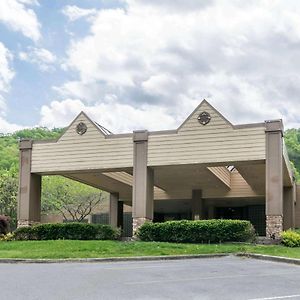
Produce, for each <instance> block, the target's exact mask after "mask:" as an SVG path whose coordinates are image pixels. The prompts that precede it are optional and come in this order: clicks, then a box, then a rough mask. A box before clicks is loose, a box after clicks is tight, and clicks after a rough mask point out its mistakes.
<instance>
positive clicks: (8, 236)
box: [0, 232, 15, 242]
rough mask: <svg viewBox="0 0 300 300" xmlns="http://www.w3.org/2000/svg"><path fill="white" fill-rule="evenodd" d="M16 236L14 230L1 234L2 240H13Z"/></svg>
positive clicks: (0, 239) (0, 238)
mask: <svg viewBox="0 0 300 300" xmlns="http://www.w3.org/2000/svg"><path fill="white" fill-rule="evenodd" d="M14 238H15V236H14V234H13V233H12V232H9V233H7V234H0V241H2V242H10V241H13V240H14Z"/></svg>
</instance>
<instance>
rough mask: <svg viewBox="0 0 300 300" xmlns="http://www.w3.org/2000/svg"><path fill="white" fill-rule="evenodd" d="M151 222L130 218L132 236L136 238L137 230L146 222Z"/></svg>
mask: <svg viewBox="0 0 300 300" xmlns="http://www.w3.org/2000/svg"><path fill="white" fill-rule="evenodd" d="M151 221H152V220H150V219H147V218H132V236H133V237H136V236H137V231H138V229H139V228H140V227H141V226H142V225H143V224H144V223H146V222H151Z"/></svg>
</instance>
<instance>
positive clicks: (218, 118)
mask: <svg viewBox="0 0 300 300" xmlns="http://www.w3.org/2000/svg"><path fill="white" fill-rule="evenodd" d="M202 113H208V114H209V115H208V117H209V118H210V120H209V122H208V123H207V124H206V125H202V124H201V120H202V119H200V120H199V119H198V118H199V116H200V114H202ZM194 126H199V128H201V127H204V128H209V127H211V126H228V127H233V125H232V124H231V123H230V122H229V121H228V120H227V119H226V118H225V117H224V116H223V115H222V114H221V113H220V112H219V111H217V110H216V109H215V108H214V107H213V106H212V105H211V104H210V103H208V102H207V101H206V100H203V101H202V102H201V103H200V104H199V105H198V106H197V107H196V109H195V110H194V111H193V112H192V113H191V114H190V115H189V116H188V118H187V119H186V120H185V121H184V122H183V123H182V124H181V125H180V126H179V128H178V129H177V131H182V130H184V128H188V127H194Z"/></svg>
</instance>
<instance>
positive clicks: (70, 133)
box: [57, 111, 106, 142]
mask: <svg viewBox="0 0 300 300" xmlns="http://www.w3.org/2000/svg"><path fill="white" fill-rule="evenodd" d="M79 123H84V124H85V125H86V127H87V129H86V132H85V133H84V134H79V133H77V126H78V124H79ZM95 131H97V132H99V133H100V134H101V136H102V137H103V138H104V137H105V135H106V134H105V133H104V132H103V131H102V130H101V127H100V126H98V125H97V124H96V123H95V122H94V121H92V120H91V119H90V118H89V117H88V115H87V114H86V113H85V112H83V111H82V112H80V113H79V115H78V116H77V117H76V118H75V119H74V120H73V121H72V122H71V124H70V125H69V126H68V127H67V128H66V129H65V130H64V132H63V134H62V135H61V136H60V137H59V138H58V140H57V142H60V141H63V140H64V139H69V138H70V137H71V138H76V137H84V136H85V137H88V136H90V135H91V134H92V133H93V134H94V133H95Z"/></svg>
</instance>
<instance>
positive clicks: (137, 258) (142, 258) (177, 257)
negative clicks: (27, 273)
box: [0, 253, 231, 264]
mask: <svg viewBox="0 0 300 300" xmlns="http://www.w3.org/2000/svg"><path fill="white" fill-rule="evenodd" d="M229 255H231V254H227V253H216V254H195V255H165V256H133V257H103V258H66V259H22V258H2V259H0V264H16V263H25V264H45V263H46V264H55V263H101V262H118V261H119V262H122V261H155V260H180V259H193V258H215V257H224V256H229Z"/></svg>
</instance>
